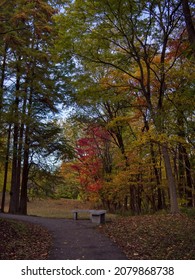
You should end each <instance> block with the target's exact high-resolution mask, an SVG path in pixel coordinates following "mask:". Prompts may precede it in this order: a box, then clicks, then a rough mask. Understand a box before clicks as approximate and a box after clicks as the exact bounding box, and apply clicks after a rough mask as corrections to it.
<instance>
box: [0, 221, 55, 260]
mask: <svg viewBox="0 0 195 280" xmlns="http://www.w3.org/2000/svg"><path fill="white" fill-rule="evenodd" d="M0 240H1V241H0V260H16V259H17V260H44V259H47V256H48V253H49V249H50V246H51V240H52V239H51V236H50V234H49V233H48V231H47V230H46V229H45V228H43V227H41V226H39V225H34V224H30V223H27V222H21V221H13V220H9V221H7V220H5V219H0Z"/></svg>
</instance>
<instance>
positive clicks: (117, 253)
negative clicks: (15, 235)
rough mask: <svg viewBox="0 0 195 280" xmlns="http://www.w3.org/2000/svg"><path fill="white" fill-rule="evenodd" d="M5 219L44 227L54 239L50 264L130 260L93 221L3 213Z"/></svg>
mask: <svg viewBox="0 0 195 280" xmlns="http://www.w3.org/2000/svg"><path fill="white" fill-rule="evenodd" d="M0 217H2V218H12V219H18V220H21V221H28V222H31V223H36V224H40V225H42V226H44V227H46V228H47V229H48V230H49V232H50V233H51V234H52V236H53V248H52V249H51V252H50V254H49V258H48V259H50V260H126V259H127V257H126V256H125V255H124V254H123V253H122V252H121V250H120V249H119V248H118V247H117V245H116V244H114V243H113V242H112V241H111V240H110V239H109V238H108V237H106V236H105V235H104V234H102V233H100V232H98V231H97V229H96V226H95V225H94V224H92V223H91V221H90V220H77V221H74V220H68V219H54V218H43V217H35V216H21V215H10V214H2V213H0Z"/></svg>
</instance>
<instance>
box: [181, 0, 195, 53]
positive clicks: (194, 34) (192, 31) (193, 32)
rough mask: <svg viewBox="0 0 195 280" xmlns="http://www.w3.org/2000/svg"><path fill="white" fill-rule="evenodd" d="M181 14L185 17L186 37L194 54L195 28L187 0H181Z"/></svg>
mask: <svg viewBox="0 0 195 280" xmlns="http://www.w3.org/2000/svg"><path fill="white" fill-rule="evenodd" d="M181 2H182V7H183V14H184V17H185V23H186V28H187V31H188V38H189V42H190V45H191V47H192V50H193V53H194V56H195V28H194V23H193V18H192V14H191V11H190V6H189V1H188V0H182V1H181Z"/></svg>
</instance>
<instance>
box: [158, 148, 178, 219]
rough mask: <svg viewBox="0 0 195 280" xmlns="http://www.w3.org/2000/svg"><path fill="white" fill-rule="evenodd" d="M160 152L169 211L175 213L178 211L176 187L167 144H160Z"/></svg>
mask: <svg viewBox="0 0 195 280" xmlns="http://www.w3.org/2000/svg"><path fill="white" fill-rule="evenodd" d="M162 154H163V158H164V163H165V170H166V175H167V181H168V187H169V194H170V205H171V213H172V214H177V213H179V207H178V202H177V188H176V182H175V178H174V175H173V172H172V166H171V161H170V156H169V153H168V147H167V144H163V145H162Z"/></svg>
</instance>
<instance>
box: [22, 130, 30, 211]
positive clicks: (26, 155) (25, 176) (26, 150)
mask: <svg viewBox="0 0 195 280" xmlns="http://www.w3.org/2000/svg"><path fill="white" fill-rule="evenodd" d="M25 133H26V136H25V145H24V163H23V172H22V185H21V193H20V214H23V215H26V214H27V199H28V197H27V187H28V171H29V141H28V139H29V128H28V127H27V128H26V132H25Z"/></svg>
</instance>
